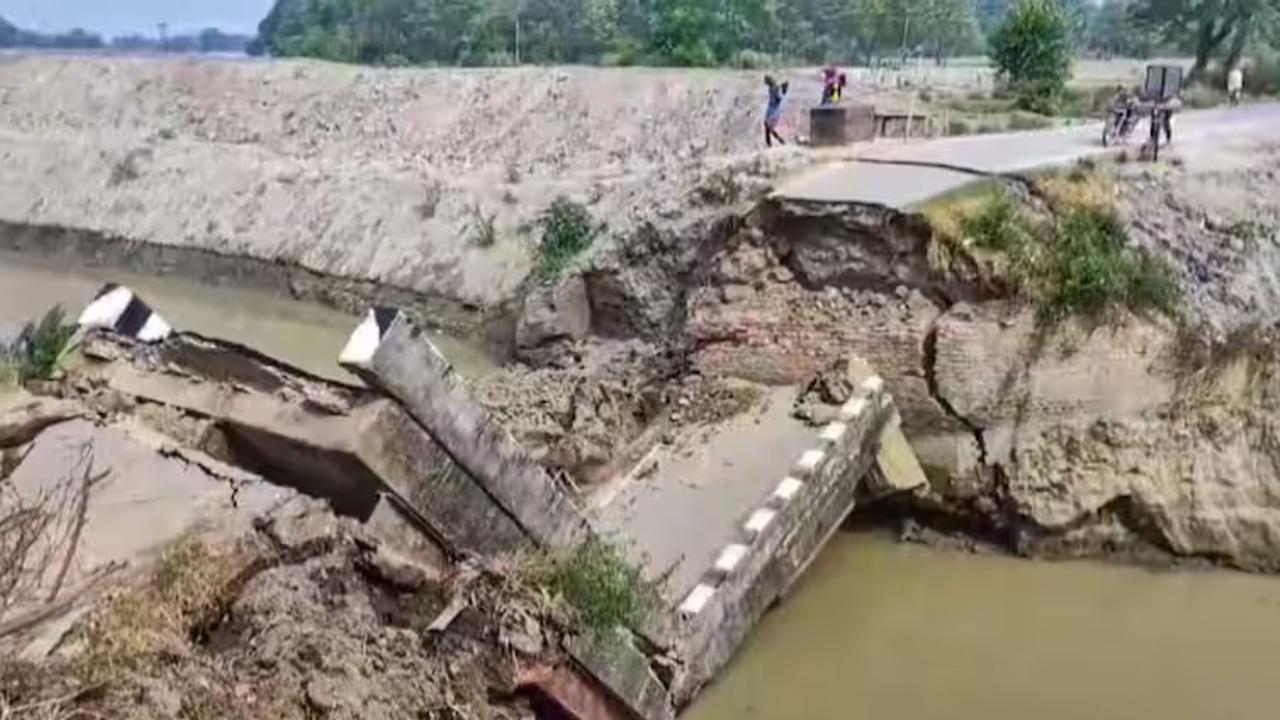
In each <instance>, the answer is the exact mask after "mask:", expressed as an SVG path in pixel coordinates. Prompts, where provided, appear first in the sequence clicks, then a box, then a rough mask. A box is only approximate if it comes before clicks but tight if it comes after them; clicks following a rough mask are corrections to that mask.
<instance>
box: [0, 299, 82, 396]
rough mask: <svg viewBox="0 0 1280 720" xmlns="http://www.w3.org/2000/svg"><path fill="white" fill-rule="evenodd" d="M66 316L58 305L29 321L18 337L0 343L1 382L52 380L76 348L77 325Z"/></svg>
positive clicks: (18, 382)
mask: <svg viewBox="0 0 1280 720" xmlns="http://www.w3.org/2000/svg"><path fill="white" fill-rule="evenodd" d="M65 319H66V313H65V312H64V311H63V309H62V306H60V305H55V306H54V307H52V308H51V309H50V310H49V311H48V312H46V313H45V314H44V316H43V317H42V318H40V320H39V322H36V323H27V326H26V327H24V328H23V329H22V332H21V333H19V334H18V337H17V339H16V340H14V341H12V342H10V343H7V344H4V345H0V385H4V384H10V385H12V384H20V383H26V382H30V381H32V380H51V379H53V378H54V377H55V376H56V375H57V374H58V371H59V370H60V369H61V367H62V364H63V362H64V361H65V360H66V357H67V355H68V354H69V353H70V352H71V351H72V350H74V349H75V346H74V344H73V343H72V338H73V337H74V336H75V333H76V326H75V325H73V324H68V323H66V322H65Z"/></svg>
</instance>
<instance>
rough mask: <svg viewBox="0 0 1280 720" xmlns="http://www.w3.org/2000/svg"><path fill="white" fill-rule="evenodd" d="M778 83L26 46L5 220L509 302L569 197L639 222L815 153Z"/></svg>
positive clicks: (2, 171) (602, 213)
mask: <svg viewBox="0 0 1280 720" xmlns="http://www.w3.org/2000/svg"><path fill="white" fill-rule="evenodd" d="M759 82H760V80H759V77H758V75H757V74H756V73H688V72H681V71H662V70H634V71H631V70H593V69H585V68H574V69H552V70H548V69H542V68H537V69H535V68H529V69H512V70H505V69H503V70H474V71H463V70H457V69H448V70H421V69H406V70H386V69H369V68H358V67H350V66H339V65H329V64H324V63H314V62H292V61H281V62H269V63H211V62H198V61H186V60H156V59H127V58H66V57H24V58H18V59H13V60H10V61H7V62H5V63H4V64H2V65H0V185H3V186H4V187H5V188H6V192H5V193H3V194H2V195H0V221H3V222H6V223H9V224H11V225H12V226H19V227H33V228H71V229H74V230H75V231H77V232H85V233H90V234H95V235H98V236H101V237H111V238H119V239H121V240H124V241H126V242H129V243H142V244H147V245H155V246H159V247H161V248H164V249H165V250H166V251H168V250H176V249H184V250H192V251H197V252H202V253H212V254H217V255H224V256H232V257H245V258H249V259H252V260H254V261H259V262H261V263H265V264H267V265H283V266H288V267H291V268H299V269H300V271H296V272H293V273H292V275H293V276H294V278H295V279H299V283H300V284H301V285H302V287H300V288H297V289H299V290H300V291H302V292H303V294H308V292H307V287H306V285H307V284H306V283H305V282H304V281H305V279H306V278H305V277H304V275H305V274H306V273H312V274H317V275H319V276H322V277H324V278H326V279H327V278H333V279H336V280H337V281H339V284H346V285H348V286H357V285H361V284H376V285H378V286H380V287H383V288H395V289H398V290H399V291H401V294H413V295H416V296H421V297H422V298H425V299H429V300H439V301H441V302H440V304H439V308H443V309H446V310H447V309H450V307H451V306H462V307H469V308H484V309H494V310H497V309H502V308H504V307H507V306H509V305H510V304H511V303H512V302H513V300H514V299H515V298H516V297H517V296H518V295H519V294H520V293H521V291H522V289H523V287H524V283H525V280H526V276H527V275H528V272H529V270H530V267H531V264H532V258H531V253H530V252H529V246H530V245H531V244H532V243H533V242H534V240H535V238H533V237H532V235H531V234H530V233H529V232H528V230H527V228H528V227H529V226H530V224H531V223H532V222H533V221H535V220H536V218H537V217H538V216H539V214H541V213H542V212H543V211H545V210H546V208H547V207H548V205H549V204H550V203H551V202H552V200H553V199H554V198H556V197H557V196H560V195H565V196H569V197H571V198H573V199H574V200H576V201H579V202H583V203H585V204H586V205H588V206H589V207H590V209H591V211H592V214H593V215H594V217H595V218H597V219H598V220H599V221H601V222H603V223H605V224H606V225H607V226H608V228H609V230H608V232H607V233H605V237H606V238H612V237H614V236H629V235H630V234H631V233H632V232H635V231H637V230H639V229H643V228H646V227H648V226H656V227H658V228H667V227H669V226H672V225H676V224H679V223H680V222H683V221H685V220H687V219H688V218H689V216H690V208H689V203H688V201H687V199H688V197H689V196H690V195H691V194H699V191H698V189H699V187H703V186H707V183H708V182H710V183H712V185H714V182H715V178H716V177H717V175H718V174H719V173H721V172H722V171H724V170H725V169H726V168H732V169H733V172H734V174H735V175H739V176H746V175H750V174H752V173H756V174H761V175H768V174H770V173H771V172H773V170H775V169H776V167H777V166H780V165H786V164H788V163H793V162H797V161H798V156H799V153H788V152H786V151H782V152H774V153H771V154H770V155H769V156H768V157H762V155H761V153H760V150H761V148H760V145H761V143H760V136H759V128H758V123H759V117H758V113H759V104H758V101H759V94H760V88H759ZM815 82H816V81H815ZM797 92H801V90H799V89H798V90H797ZM812 92H813V94H814V95H813V96H815V97H816V92H817V90H816V88H814V89H812ZM798 108H799V105H797V110H796V112H797V113H798V112H799V110H798ZM707 187H710V186H707ZM710 193H711V195H715V194H716V191H715V188H714V187H711V189H710ZM712 204H715V203H712ZM0 234H3V233H0ZM135 269H140V268H138V267H137V266H135ZM299 283H295V284H299ZM284 289H294V288H291V287H290V286H284ZM313 292H314V294H315V295H318V296H320V297H322V298H323V291H320V290H314V291H313ZM339 299H340V298H339ZM439 308H437V307H435V306H433V307H432V308H431V309H432V310H433V311H434V310H437V309H439ZM430 314H431V315H434V314H435V313H434V312H432V313H430Z"/></svg>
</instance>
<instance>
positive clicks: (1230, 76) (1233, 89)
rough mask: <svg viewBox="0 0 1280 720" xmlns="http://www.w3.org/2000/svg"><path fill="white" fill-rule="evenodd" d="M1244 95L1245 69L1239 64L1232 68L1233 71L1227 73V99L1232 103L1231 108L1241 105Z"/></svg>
mask: <svg viewBox="0 0 1280 720" xmlns="http://www.w3.org/2000/svg"><path fill="white" fill-rule="evenodd" d="M1243 95H1244V68H1242V67H1240V65H1239V63H1237V64H1235V65H1233V66H1231V71H1230V72H1228V73H1227V98H1228V99H1229V100H1230V101H1231V106H1232V107H1235V106H1236V105H1239V104H1240V98H1241V96H1243Z"/></svg>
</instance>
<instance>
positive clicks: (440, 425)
mask: <svg viewBox="0 0 1280 720" xmlns="http://www.w3.org/2000/svg"><path fill="white" fill-rule="evenodd" d="M340 362H341V363H342V364H343V365H344V366H345V367H347V368H349V369H351V370H353V371H355V372H357V373H358V374H359V375H360V376H361V377H363V378H364V379H365V380H366V381H367V382H368V383H369V384H370V386H371V387H374V388H377V389H379V390H380V391H382V392H384V393H386V394H387V395H389V396H391V397H392V398H395V399H396V400H397V401H398V402H399V403H400V404H401V405H402V406H403V407H404V408H405V410H406V411H407V412H408V413H409V415H410V416H412V417H413V418H414V420H415V421H417V423H419V424H420V425H421V426H422V428H423V429H424V430H426V431H427V433H428V434H430V435H431V437H432V438H434V439H435V441H436V442H437V443H439V445H440V446H441V447H443V448H444V449H445V451H446V452H447V453H448V455H449V456H450V458H451V459H452V460H453V461H454V462H455V463H457V464H458V465H459V466H460V467H461V468H463V469H464V470H465V471H466V472H467V474H468V475H470V476H471V477H472V478H473V479H474V480H475V481H476V482H477V483H478V484H479V485H480V486H481V487H483V488H484V490H485V492H486V493H487V494H488V495H489V497H490V498H491V499H492V500H493V501H494V502H495V503H497V504H498V505H499V506H500V507H501V508H502V509H503V511H504V512H505V513H506V514H507V515H509V516H510V517H511V518H512V519H513V520H515V521H516V523H517V524H518V525H519V526H520V527H521V528H522V529H523V530H524V531H525V532H526V533H528V534H529V535H530V537H532V538H533V539H534V540H535V541H536V542H537V543H538V544H540V545H543V546H545V547H551V548H565V547H573V546H575V545H577V544H579V543H581V542H583V541H585V540H587V539H588V538H590V537H591V536H592V533H591V529H590V526H589V525H588V523H587V520H586V517H585V515H584V514H583V513H582V512H581V511H580V510H579V508H578V507H577V505H576V503H575V502H574V499H573V498H572V497H571V496H570V494H569V493H568V491H567V490H566V489H565V488H563V487H562V486H561V485H560V484H559V483H558V482H557V481H556V480H555V479H554V478H552V477H551V476H550V475H549V474H548V473H547V472H546V471H545V470H544V469H543V468H542V467H540V466H539V465H537V464H536V463H535V462H534V461H533V460H532V458H531V456H530V455H529V453H528V451H527V450H526V449H525V448H524V447H522V446H521V445H520V444H519V442H518V441H517V440H516V439H515V437H514V436H513V435H512V434H511V433H510V431H509V430H508V429H507V428H506V427H505V426H503V425H502V423H501V422H499V421H498V420H497V419H496V418H495V417H494V416H493V415H492V414H491V413H490V412H489V411H488V410H487V409H486V408H485V407H484V406H483V405H482V404H481V403H480V402H479V401H477V400H476V399H475V398H474V397H473V396H472V395H471V392H470V391H469V390H468V389H467V387H466V385H465V382H464V381H463V379H462V377H461V376H460V375H459V374H458V373H457V371H456V370H455V369H454V367H453V366H452V365H451V364H450V363H449V362H448V360H446V359H445V357H444V356H443V355H442V354H441V353H440V351H439V350H438V349H437V348H436V347H435V346H434V345H433V344H432V343H431V341H430V340H429V339H428V338H427V336H426V334H425V333H424V332H423V331H422V329H421V328H420V327H418V325H417V324H416V322H415V321H414V320H413V319H412V318H411V317H409V315H408V314H407V313H405V312H403V311H401V310H399V309H394V308H377V309H374V310H371V311H370V312H369V315H368V317H367V318H366V319H365V321H364V322H363V323H361V325H360V326H359V327H357V328H356V330H355V332H354V333H353V334H352V338H351V342H350V343H348V346H347V347H346V348H345V349H344V350H343V353H342V355H341V357H340Z"/></svg>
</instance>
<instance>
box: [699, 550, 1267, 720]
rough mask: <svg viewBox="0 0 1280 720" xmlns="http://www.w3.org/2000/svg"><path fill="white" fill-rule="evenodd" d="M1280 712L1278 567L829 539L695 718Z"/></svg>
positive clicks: (1201, 716)
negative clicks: (1178, 567)
mask: <svg viewBox="0 0 1280 720" xmlns="http://www.w3.org/2000/svg"><path fill="white" fill-rule="evenodd" d="M1278 708H1280V580H1278V579H1274V578H1266V577H1255V576H1249V575H1243V574H1236V573H1229V572H1210V571H1203V572H1184V571H1176V572H1175V571H1169V572H1152V571H1148V570H1143V569H1139V568H1133V567H1119V566H1110V565H1104V564H1100V563H1089V562H1073V563H1046V562H1031V561H1024V560H1017V559H1013V558H1005V557H990V556H972V555H964V554H957V553H951V552H945V551H940V550H934V549H929V548H923V547H917V546H909V545H899V544H895V543H892V542H890V541H889V540H887V539H884V538H881V537H879V536H875V535H868V534H841V535H838V536H837V537H836V538H834V539H833V540H832V541H831V543H830V545H828V547H827V549H826V550H824V552H823V554H822V555H821V557H820V558H819V560H818V561H817V562H816V563H815V564H814V565H813V567H812V569H811V570H810V571H809V573H808V574H807V575H806V577H805V578H804V579H803V580H802V582H801V584H800V586H799V587H798V588H797V589H796V591H795V593H794V594H793V595H792V596H791V597H790V598H789V599H788V600H787V601H786V602H784V603H783V604H782V605H781V606H780V607H779V608H778V609H777V610H776V611H774V612H773V613H771V614H770V615H769V616H767V617H766V619H765V620H764V622H763V623H762V624H761V625H760V626H759V627H758V628H757V629H756V631H755V633H754V634H753V636H752V637H751V639H750V640H749V641H748V643H747V644H746V645H745V646H744V647H743V649H742V651H741V652H740V654H739V656H738V658H737V659H736V660H735V662H734V663H733V665H732V666H731V668H730V669H729V670H728V672H727V673H726V674H725V675H724V676H723V677H722V678H721V680H720V681H719V682H717V683H716V684H715V685H713V686H712V687H710V688H708V690H707V692H706V694H705V695H704V696H703V698H702V699H701V700H700V701H699V703H698V704H697V705H696V706H695V707H694V708H693V709H692V710H690V711H689V712H688V713H687V715H686V716H685V718H686V719H687V720H745V719H748V718H758V719H760V720H851V719H856V718H866V719H868V720H882V719H883V720H971V719H972V720H978V719H981V720H1003V719H1005V718H1008V719H1010V720H1022V719H1026V720H1110V719H1112V718H1115V719H1116V720H1231V719H1235V718H1241V719H1243V718H1271V717H1276V716H1277V713H1278V712H1280V710H1278Z"/></svg>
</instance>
